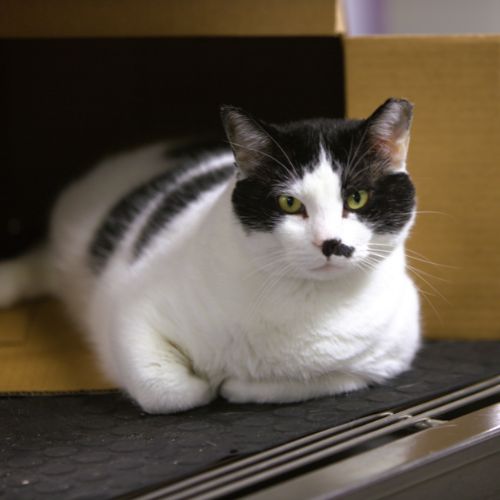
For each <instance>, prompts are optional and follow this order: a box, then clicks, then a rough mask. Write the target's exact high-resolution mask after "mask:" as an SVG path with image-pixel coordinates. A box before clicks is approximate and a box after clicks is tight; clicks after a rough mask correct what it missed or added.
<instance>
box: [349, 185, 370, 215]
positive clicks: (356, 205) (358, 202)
mask: <svg viewBox="0 0 500 500" xmlns="http://www.w3.org/2000/svg"><path fill="white" fill-rule="evenodd" d="M346 203H347V207H348V208H349V209H350V210H359V209H361V208H363V207H364V206H365V205H366V204H367V203H368V191H365V190H363V189H361V190H359V191H354V192H352V193H351V194H350V195H349V196H348V197H347V200H346Z"/></svg>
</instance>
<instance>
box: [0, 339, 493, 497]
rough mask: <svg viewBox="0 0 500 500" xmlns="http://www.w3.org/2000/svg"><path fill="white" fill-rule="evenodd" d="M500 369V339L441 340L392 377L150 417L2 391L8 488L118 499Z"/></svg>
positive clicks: (1, 484) (130, 409)
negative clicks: (280, 399) (314, 394)
mask: <svg viewBox="0 0 500 500" xmlns="http://www.w3.org/2000/svg"><path fill="white" fill-rule="evenodd" d="M499 373H500V342H434V343H429V344H428V345H426V346H425V347H424V348H423V349H422V351H421V352H420V354H419V356H418V358H417V360H416V362H415V364H414V368H413V369H412V370H410V371H409V372H407V373H405V374H403V375H401V376H400V377H398V378H396V379H394V380H392V381H391V382H390V383H389V384H387V385H385V386H381V387H373V388H370V389H366V390H363V391H358V392H355V393H351V394H348V395H342V396H337V397H331V398H324V399H318V400H312V401H307V402H304V403H298V404H286V405H232V404H229V403H226V402H224V401H221V400H219V401H216V402H215V403H213V404H212V405H210V406H208V407H205V408H200V409H197V410H193V411H190V412H186V413H183V414H177V415H165V416H149V415H145V414H144V413H142V412H141V411H140V410H139V409H138V408H137V407H136V406H134V405H133V404H132V403H131V402H129V401H128V400H126V399H125V398H124V397H122V396H121V395H120V394H117V393H110V394H101V395H77V396H35V397H24V396H19V397H12V396H11V397H3V398H0V496H4V497H5V498H8V499H9V500H10V499H30V500H31V499H36V498H58V499H91V498H92V499H95V498H112V497H115V496H118V495H122V494H125V493H129V492H132V491H135V490H138V489H141V488H144V487H149V486H153V485H155V484H157V483H164V482H166V481H169V480H175V479H178V478H181V477H183V476H186V475H190V474H194V473H197V472H200V471H202V470H205V469H207V468H209V467H212V466H213V465H215V464H217V463H219V462H221V461H223V460H227V459H231V458H234V457H240V456H243V455H247V454H250V453H254V452H257V451H262V450H264V449H266V448H269V447H272V446H276V445H278V444H282V443H284V442H287V441H290V440H292V439H295V438H298V437H300V436H303V435H305V434H309V433H312V432H315V431H319V430H321V429H325V428H327V427H331V426H335V425H339V424H341V423H345V422H348V421H350V420H353V419H356V418H359V417H362V416H364V415H368V414H371V413H375V412H379V411H382V410H387V409H395V408H398V407H404V406H409V405H411V404H414V403H417V402H419V401H422V400H425V399H430V398H432V397H435V396H438V395H440V394H442V393H444V392H447V391H450V390H454V389H457V388H460V387H462V386H465V385H468V384H471V383H473V382H477V381H479V380H482V379H485V378H488V377H491V376H494V375H497V374H499Z"/></svg>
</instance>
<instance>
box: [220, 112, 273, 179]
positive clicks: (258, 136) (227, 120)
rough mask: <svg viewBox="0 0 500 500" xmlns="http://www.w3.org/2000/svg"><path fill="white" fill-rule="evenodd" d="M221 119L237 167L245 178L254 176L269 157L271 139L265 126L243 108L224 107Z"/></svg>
mask: <svg viewBox="0 0 500 500" xmlns="http://www.w3.org/2000/svg"><path fill="white" fill-rule="evenodd" d="M221 118H222V124H223V126H224V130H225V132H226V136H227V139H228V141H229V144H230V145H231V148H232V150H233V153H234V157H235V159H236V165H237V166H238V168H239V170H240V172H241V173H242V174H243V175H244V176H248V175H252V174H254V173H255V171H256V170H257V169H258V167H259V165H260V164H261V163H262V160H263V159H264V160H265V159H266V156H269V152H268V150H269V149H270V148H271V139H270V136H269V134H268V133H266V131H265V130H264V127H263V125H262V124H261V123H260V122H259V121H257V120H256V119H255V118H253V117H251V116H250V115H249V114H247V113H246V112H245V111H243V110H242V109H241V108H237V107H234V106H222V108H221Z"/></svg>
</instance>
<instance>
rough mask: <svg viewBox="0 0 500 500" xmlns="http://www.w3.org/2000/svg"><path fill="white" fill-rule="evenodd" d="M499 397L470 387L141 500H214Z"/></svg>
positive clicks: (492, 384)
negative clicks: (476, 402) (452, 411)
mask: <svg viewBox="0 0 500 500" xmlns="http://www.w3.org/2000/svg"><path fill="white" fill-rule="evenodd" d="M494 394H500V376H497V377H493V378H491V379H488V380H485V381H483V382H480V383H477V384H473V385H471V386H468V387H466V388H463V389H460V390H457V391H454V392H452V393H449V394H446V395H444V396H441V397H438V398H435V399H433V400H430V401H427V402H425V403H422V404H419V405H416V406H413V407H410V408H408V409H405V410H404V411H399V412H396V413H392V412H385V413H379V414H376V415H371V416H368V417H364V418H362V419H358V420H356V421H354V422H350V423H348V424H344V425H341V426H338V427H333V428H331V429H326V430H324V431H321V432H319V433H315V434H311V435H309V436H305V437H304V438H301V439H298V440H295V441H292V442H290V443H286V444H285V445H282V446H279V447H276V448H272V449H271V450H267V451H265V452H262V453H258V454H255V455H252V456H250V457H248V458H245V459H242V460H238V461H235V462H232V463H230V464H227V465H224V466H221V467H218V468H217V469H213V470H211V471H207V472H205V473H202V474H199V475H196V476H194V477H191V478H188V479H185V480H183V481H180V482H177V483H174V484H172V485H167V486H165V487H163V488H160V489H158V490H155V491H153V492H150V493H146V494H143V495H139V496H136V497H135V498H140V499H141V500H153V499H159V498H166V497H168V498H172V499H179V500H180V499H184V498H189V497H192V496H194V495H196V496H197V498H215V497H218V496H221V495H227V494H230V493H233V492H235V491H237V490H240V489H242V488H245V487H248V486H251V485H254V484H257V483H259V482H262V481H266V480H269V479H271V478H273V477H276V476H278V475H281V474H285V473H287V472H290V471H292V470H294V469H296V468H299V467H303V466H306V465H309V464H312V463H314V462H317V461H319V460H322V459H324V458H328V457H330V456H332V455H334V454H336V453H339V452H341V451H345V450H347V449H349V448H352V447H354V446H357V445H360V444H363V443H366V442H367V441H370V440H373V439H376V438H377V437H381V436H384V435H387V434H390V433H392V432H395V431H398V430H402V429H405V428H409V427H412V426H415V425H416V424H419V423H420V424H421V423H424V424H428V423H429V422H430V418H431V417H433V416H438V415H440V414H442V413H444V412H446V411H450V410H452V409H456V408H459V407H461V406H464V405H465V404H469V403H471V402H474V401H479V400H481V399H484V398H486V397H488V396H491V395H494Z"/></svg>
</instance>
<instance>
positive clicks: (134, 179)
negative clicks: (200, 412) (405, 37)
mask: <svg viewBox="0 0 500 500" xmlns="http://www.w3.org/2000/svg"><path fill="white" fill-rule="evenodd" d="M411 117H412V105H411V104H410V103H409V102H408V101H406V100H401V99H389V100H388V101H386V102H385V103H384V104H383V105H382V106H380V107H379V108H378V109H377V110H376V111H375V112H374V113H373V114H372V115H371V116H370V117H369V118H368V119H366V120H340V119H317V120H307V121H297V122H292V123H287V124H284V125H271V124H268V123H264V122H262V121H260V120H257V119H255V118H252V117H250V116H249V115H248V114H246V113H245V112H243V111H242V110H241V109H238V108H233V107H224V108H223V110H222V119H223V124H224V127H225V130H226V134H227V138H228V140H229V143H230V145H231V149H230V148H228V147H225V145H224V144H217V143H208V144H203V145H200V144H198V145H196V144H194V145H193V144H191V145H189V144H180V143H171V144H162V145H155V146H152V147H148V148H144V149H141V150H137V151H132V152H128V153H126V154H123V155H122V156H118V157H114V158H111V159H108V160H106V161H104V162H103V163H102V164H100V165H99V166H98V167H97V168H96V169H95V170H94V171H92V172H91V173H90V174H88V175H87V176H86V177H85V178H83V179H82V180H80V181H79V182H77V183H75V184H74V185H72V186H71V187H70V188H69V189H67V190H66V191H65V192H64V194H63V196H62V197H61V198H60V200H59V202H58V203H57V205H56V208H55V210H54V213H53V218H52V224H51V233H50V239H49V242H48V244H47V245H46V246H45V247H44V248H43V249H40V250H37V251H35V252H33V253H31V254H29V255H27V256H24V257H21V258H19V259H16V260H13V261H10V262H7V263H4V264H2V265H1V266H0V304H1V305H3V306H7V305H10V304H12V303H14V302H16V301H18V300H19V299H21V298H26V297H31V296H36V295H39V294H42V293H47V292H48V293H52V294H54V295H56V296H58V297H60V298H61V299H62V300H63V301H64V302H65V303H66V304H67V305H68V307H69V309H70V312H71V313H72V315H73V317H74V318H75V319H76V320H77V321H78V322H79V323H80V324H81V325H82V326H83V328H84V329H85V330H86V331H87V332H88V334H89V338H90V340H91V341H92V343H93V344H94V346H95V349H96V351H97V354H98V355H99V358H100V361H101V365H102V367H103V369H104V370H105V372H106V373H107V374H108V375H109V377H110V378H111V379H112V380H114V381H115V382H116V383H117V384H118V385H119V386H120V387H122V388H123V389H124V390H125V391H127V392H128V394H130V395H131V396H132V398H134V399H135V400H136V401H137V402H138V403H139V404H140V405H141V407H142V408H143V409H144V410H146V411H148V412H152V413H157V412H175V411H180V410H185V409H188V408H192V407H196V406H199V405H204V404H206V403H208V402H209V401H210V400H212V399H213V398H214V397H215V396H216V395H217V393H218V392H219V391H220V393H221V394H222V395H223V396H224V397H225V398H227V399H229V400H230V401H237V402H251V401H254V402H287V401H299V400H303V399H307V398H312V397H319V396H324V395H330V394H335V393H339V392H343V391H352V390H354V389H358V388H360V387H364V386H366V385H367V384H369V383H371V382H381V381H383V380H385V379H387V378H388V377H392V376H394V375H396V374H398V373H400V372H401V371H403V370H405V369H407V368H408V366H409V364H410V363H411V360H412V358H413V357H414V354H415V352H416V350H417V348H418V346H419V330H420V327H419V300H418V295H417V291H416V288H415V286H414V284H413V283H412V281H411V280H410V278H409V277H408V275H407V273H406V270H405V251H404V243H405V240H406V238H407V235H408V232H409V229H410V227H411V226H412V223H413V221H414V218H415V190H414V187H413V184H412V182H411V180H410V177H409V176H408V174H407V172H406V154H407V148H408V140H409V129H410V124H411Z"/></svg>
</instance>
